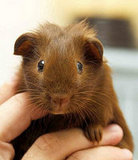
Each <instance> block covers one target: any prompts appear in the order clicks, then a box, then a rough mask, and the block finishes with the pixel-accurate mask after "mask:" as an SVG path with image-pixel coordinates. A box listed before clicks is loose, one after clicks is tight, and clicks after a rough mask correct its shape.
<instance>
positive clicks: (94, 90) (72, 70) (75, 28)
mask: <svg viewBox="0 0 138 160" xmlns="http://www.w3.org/2000/svg"><path fill="white" fill-rule="evenodd" d="M14 54H15V55H22V57H23V61H22V67H21V70H20V72H19V78H20V81H19V84H18V87H17V93H19V92H28V93H29V95H30V101H31V103H33V104H34V105H35V106H36V107H37V108H38V109H41V110H42V111H43V110H46V111H47V112H48V114H47V115H46V116H45V117H43V118H42V119H39V120H36V121H34V122H32V124H31V126H30V127H29V128H28V129H27V130H26V131H25V132H23V133H22V134H21V135H20V136H19V137H17V138H16V139H15V140H13V142H12V144H13V145H14V147H15V151H16V156H15V159H16V160H17V159H20V158H21V157H22V155H23V154H24V153H25V152H26V151H27V149H28V148H29V147H30V146H31V144H32V143H33V142H34V141H35V140H36V139H37V138H38V137H39V136H40V135H42V134H44V133H49V132H52V131H57V130H61V129H66V128H72V127H80V128H82V129H83V131H84V134H85V136H86V137H87V138H88V139H89V140H91V141H93V142H95V141H97V142H99V141H100V140H101V138H102V130H103V127H105V126H107V125H108V124H110V123H117V124H119V125H120V126H121V127H122V129H123V131H124V137H123V139H122V141H121V142H120V144H119V145H118V146H119V147H121V148H128V149H130V150H131V151H133V141H132V136H131V133H130V131H129V129H128V126H127V124H126V122H125V119H124V117H123V114H122V112H121V110H120V108H119V105H118V101H117V97H116V94H115V92H114V89H113V84H112V78H111V71H110V67H109V66H108V64H107V63H106V61H104V60H103V47H102V44H101V42H100V41H99V40H98V39H97V38H96V37H95V33H94V31H93V30H92V29H89V28H88V27H87V25H86V24H85V23H84V22H81V23H79V24H76V25H72V26H68V27H66V28H60V27H59V26H57V25H54V24H50V23H47V24H45V25H43V26H41V27H40V28H39V30H37V31H36V32H34V33H27V34H24V35H22V36H20V37H19V38H18V39H17V40H16V43H15V50H14ZM20 144H22V145H20Z"/></svg>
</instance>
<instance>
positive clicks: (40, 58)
mask: <svg viewBox="0 0 138 160" xmlns="http://www.w3.org/2000/svg"><path fill="white" fill-rule="evenodd" d="M14 54H15V55H21V56H22V57H23V61H22V72H23V73H22V74H23V77H24V83H25V86H26V88H25V89H26V91H27V92H29V93H30V99H31V101H32V102H33V103H34V104H35V105H37V106H38V107H41V108H43V109H45V110H47V111H48V112H50V113H53V114H67V113H78V112H79V113H80V112H81V113H83V112H84V113H85V112H86V106H89V105H90V104H91V103H92V102H94V100H93V101H92V96H93V95H94V90H95V87H96V85H97V83H98V81H97V79H98V77H99V74H98V72H99V71H100V72H101V74H102V71H101V70H102V63H103V47H102V44H101V42H100V41H99V40H98V39H96V38H95V34H94V32H93V30H91V29H88V27H87V25H86V24H84V23H79V24H76V25H72V26H68V27H66V28H60V27H59V26H57V25H53V24H50V23H48V24H45V25H43V26H41V27H40V28H39V30H37V31H35V32H34V33H26V34H23V35H21V36H20V37H19V38H18V39H17V40H16V42H15V46H14Z"/></svg>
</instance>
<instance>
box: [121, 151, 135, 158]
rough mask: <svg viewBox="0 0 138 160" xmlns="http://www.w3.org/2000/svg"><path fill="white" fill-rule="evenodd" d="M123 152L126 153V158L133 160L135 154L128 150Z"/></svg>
mask: <svg viewBox="0 0 138 160" xmlns="http://www.w3.org/2000/svg"><path fill="white" fill-rule="evenodd" d="M122 151H123V152H124V154H125V156H126V158H128V159H130V160H131V159H133V154H132V152H130V151H129V150H128V149H122Z"/></svg>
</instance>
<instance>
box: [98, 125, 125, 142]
mask: <svg viewBox="0 0 138 160" xmlns="http://www.w3.org/2000/svg"><path fill="white" fill-rule="evenodd" d="M122 137H123V130H122V128H121V127H120V126H118V125H117V124H112V125H109V126H107V127H106V128H105V129H104V131H103V138H102V140H101V142H100V145H117V144H118V143H119V142H120V141H121V139H122Z"/></svg>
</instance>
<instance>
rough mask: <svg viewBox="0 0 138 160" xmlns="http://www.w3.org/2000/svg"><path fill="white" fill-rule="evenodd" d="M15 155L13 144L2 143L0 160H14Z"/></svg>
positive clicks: (0, 145)
mask: <svg viewBox="0 0 138 160" xmlns="http://www.w3.org/2000/svg"><path fill="white" fill-rule="evenodd" d="M14 154H15V153H14V149H13V147H12V145H11V144H8V143H5V142H1V141H0V160H8V159H9V160H10V159H13V157H14Z"/></svg>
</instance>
